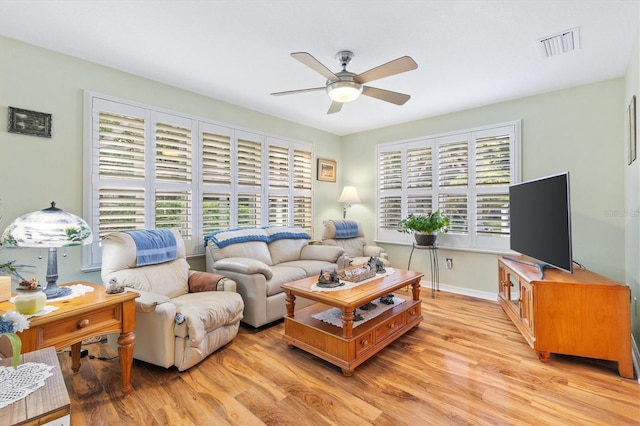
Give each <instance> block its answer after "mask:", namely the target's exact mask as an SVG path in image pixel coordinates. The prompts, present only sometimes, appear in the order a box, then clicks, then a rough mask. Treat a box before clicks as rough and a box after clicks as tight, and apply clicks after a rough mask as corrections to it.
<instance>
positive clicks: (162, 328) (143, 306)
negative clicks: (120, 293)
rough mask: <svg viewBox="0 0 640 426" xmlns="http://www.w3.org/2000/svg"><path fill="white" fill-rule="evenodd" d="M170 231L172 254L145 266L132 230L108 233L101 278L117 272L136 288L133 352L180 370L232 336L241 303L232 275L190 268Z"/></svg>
mask: <svg viewBox="0 0 640 426" xmlns="http://www.w3.org/2000/svg"><path fill="white" fill-rule="evenodd" d="M134 232H145V231H134ZM150 232H156V231H150ZM170 232H171V233H172V234H173V235H174V236H175V242H176V245H175V246H174V247H175V249H176V250H174V251H175V259H173V260H168V261H163V262H161V263H156V264H150V265H146V266H137V264H138V260H137V259H138V254H137V253H138V252H137V247H136V241H134V239H133V237H132V236H131V234H130V233H127V232H115V233H112V234H109V235H107V236H106V237H105V238H104V239H103V241H102V280H103V282H104V283H108V282H109V280H110V279H112V278H115V279H117V280H118V282H119V283H120V284H122V285H124V286H126V287H128V288H131V289H133V290H134V291H136V292H138V293H140V297H138V298H137V299H136V329H135V336H136V339H135V346H134V350H133V357H134V358H136V359H139V360H141V361H145V362H149V363H152V364H155V365H159V366H161V367H165V368H168V367H171V366H172V365H175V366H176V367H177V368H178V370H180V371H184V370H186V369H188V368H190V367H192V366H194V365H195V364H197V363H199V362H200V361H202V360H203V359H204V358H206V357H207V356H208V355H209V354H211V353H212V352H214V351H215V350H217V349H218V348H220V347H222V346H224V345H226V344H227V343H229V342H230V341H231V340H233V338H235V337H236V335H237V334H238V328H239V326H240V320H241V319H242V312H243V309H244V303H243V301H242V297H240V295H239V294H238V293H236V283H235V281H233V280H230V279H228V278H225V277H223V276H222V275H216V274H211V273H208V272H197V271H190V270H189V268H190V266H189V263H187V260H186V251H185V246H184V241H183V239H182V237H181V236H180V234H179V233H178V232H177V231H175V230H171V231H170ZM137 235H140V234H137ZM144 235H146V234H144Z"/></svg>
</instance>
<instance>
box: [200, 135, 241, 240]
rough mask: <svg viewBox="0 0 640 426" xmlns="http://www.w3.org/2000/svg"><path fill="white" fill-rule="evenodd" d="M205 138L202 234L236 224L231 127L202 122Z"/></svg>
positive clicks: (203, 152) (203, 139) (203, 142)
mask: <svg viewBox="0 0 640 426" xmlns="http://www.w3.org/2000/svg"><path fill="white" fill-rule="evenodd" d="M200 131H201V140H202V155H201V156H202V188H203V189H202V207H201V209H202V235H203V236H205V235H207V234H210V233H211V232H215V231H221V230H224V229H229V228H232V227H233V226H234V223H235V222H234V220H235V216H234V215H233V214H232V205H231V203H232V199H233V198H232V195H231V194H232V183H231V181H232V176H233V161H232V157H233V156H232V145H233V144H232V133H233V132H232V129H230V128H228V127H223V126H214V125H211V124H207V123H200Z"/></svg>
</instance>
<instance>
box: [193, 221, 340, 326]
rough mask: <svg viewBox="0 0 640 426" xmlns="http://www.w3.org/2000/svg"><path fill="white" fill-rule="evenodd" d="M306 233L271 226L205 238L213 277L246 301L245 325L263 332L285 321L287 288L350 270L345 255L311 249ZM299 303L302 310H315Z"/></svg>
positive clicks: (332, 249)
mask: <svg viewBox="0 0 640 426" xmlns="http://www.w3.org/2000/svg"><path fill="white" fill-rule="evenodd" d="M310 239H311V236H310V235H309V234H308V233H307V232H306V231H305V230H304V229H302V228H298V227H286V226H267V227H262V228H239V229H230V230H224V231H218V232H214V233H212V234H209V235H208V236H207V237H205V241H206V264H207V271H208V272H213V273H217V274H222V275H224V276H226V277H229V278H231V279H233V280H234V281H235V282H236V284H237V286H238V293H240V295H242V299H243V300H244V304H245V310H244V318H243V319H242V322H244V323H246V324H249V325H251V326H253V327H260V326H262V325H265V324H268V323H270V322H273V321H276V320H278V319H281V318H283V317H284V315H285V313H286V307H285V305H286V296H285V293H284V292H283V291H282V287H281V285H282V284H285V283H287V282H291V281H295V280H299V279H302V278H306V277H310V276H314V275H319V274H320V272H321V271H325V270H335V269H339V268H343V267H344V266H346V265H348V264H349V258H348V257H346V256H345V254H344V249H342V248H340V247H330V246H324V245H320V244H317V245H309V240H310ZM311 303H312V302H311V301H308V300H305V299H297V300H296V308H298V307H300V308H301V307H304V306H307V305H309V304H311Z"/></svg>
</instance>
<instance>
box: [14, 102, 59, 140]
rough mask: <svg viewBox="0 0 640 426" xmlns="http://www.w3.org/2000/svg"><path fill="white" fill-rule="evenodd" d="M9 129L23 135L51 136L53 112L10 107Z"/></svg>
mask: <svg viewBox="0 0 640 426" xmlns="http://www.w3.org/2000/svg"><path fill="white" fill-rule="evenodd" d="M7 131H8V132H10V133H20V134H23V135H31V136H41V137H44V138H50V137H51V114H47V113H45V112H37V111H29V110H28V109H20V108H14V107H9V119H8V126H7Z"/></svg>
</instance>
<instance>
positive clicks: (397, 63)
mask: <svg viewBox="0 0 640 426" xmlns="http://www.w3.org/2000/svg"><path fill="white" fill-rule="evenodd" d="M291 56H293V58H294V59H297V60H298V61H300V62H302V63H303V64H305V65H306V66H308V67H309V68H311V69H312V70H314V71H316V72H319V73H320V74H322V75H323V76H325V77H326V78H327V82H326V84H325V86H323V87H312V88H309V89H300V90H289V91H286V92H276V93H272V95H273V96H282V95H293V94H296V93H306V92H315V91H319V90H326V91H327V94H328V95H329V97H330V98H331V100H332V102H331V106H330V107H329V111H327V114H333V113H336V112H338V111H340V109H342V104H343V103H345V102H351V101H354V100H356V99H357V98H358V97H359V96H360V94H363V95H365V96H370V97H372V98H376V99H380V100H383V101H386V102H391V103H392V104H396V105H404V103H405V102H407V101H408V100H409V98H411V96H409V95H406V94H404V93H398V92H392V91H390V90H384V89H378V88H376V87H371V86H364V84H365V83H369V82H370V81H374V80H378V79H381V78H384V77H389V76H392V75H396V74H400V73H403V72H407V71H411V70H414V69H416V68H418V64H416V62H415V61H414V60H413V59H411V57H409V56H402V57H400V58H398V59H394V60H393V61H390V62H387V63H386V64H382V65H380V66H377V67H375V68H371V69H370V70H368V71H365V72H363V73H360V74H355V73H352V72H350V71H347V65H348V64H349V62H351V59H353V56H354V55H353V52H350V51H348V50H343V51H340V52H338V53H336V60H337V61H338V63H339V64H340V66H342V71H339V72H337V73H333V72H332V71H331V70H329V69H328V68H327V67H325V66H324V65H322V63H320V61H318V60H317V59H316V58H314V57H313V56H311V55H310V54H309V53H307V52H294V53H292V54H291Z"/></svg>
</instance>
